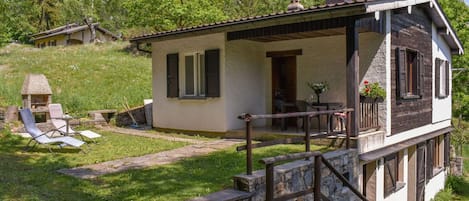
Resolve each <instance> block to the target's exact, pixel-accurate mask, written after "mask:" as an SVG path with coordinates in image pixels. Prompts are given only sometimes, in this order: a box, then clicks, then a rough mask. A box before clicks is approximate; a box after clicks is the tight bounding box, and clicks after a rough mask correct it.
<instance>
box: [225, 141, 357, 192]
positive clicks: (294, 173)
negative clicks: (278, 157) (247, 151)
mask: <svg viewBox="0 0 469 201" xmlns="http://www.w3.org/2000/svg"><path fill="white" fill-rule="evenodd" d="M324 157H325V158H326V159H327V160H328V161H329V162H330V163H331V164H332V165H333V166H334V167H335V168H336V169H337V170H338V171H339V172H340V173H342V175H343V176H345V178H347V179H348V180H349V181H350V183H351V184H352V185H354V186H355V187H358V175H359V174H358V173H359V172H358V171H359V170H358V168H357V167H358V166H359V161H358V152H357V151H356V150H354V149H351V150H338V151H333V152H329V153H326V154H324ZM321 171H322V178H321V184H322V185H321V192H322V193H323V194H324V195H325V196H327V197H328V198H329V199H330V200H334V201H350V200H359V199H358V197H357V196H355V195H354V194H353V192H352V191H351V190H350V189H349V188H347V187H344V186H343V185H342V182H341V181H340V180H339V179H338V178H337V177H336V176H335V175H334V174H333V173H332V172H331V171H330V170H329V169H327V168H326V167H325V166H324V165H323V168H322V170H321ZM313 181H314V160H313V159H312V160H309V161H306V160H299V161H294V162H290V163H286V164H283V165H278V166H276V167H275V171H274V183H275V187H274V188H275V190H274V192H275V195H274V197H278V196H280V195H285V194H289V193H293V192H298V191H302V190H306V189H307V188H310V187H311V186H312V184H313ZM265 186H266V185H265V171H264V170H259V171H255V172H253V174H252V175H244V174H242V175H237V176H235V177H234V188H235V189H237V190H242V191H246V192H253V193H254V196H253V197H252V201H261V200H264V199H265ZM298 200H313V195H311V194H310V195H307V196H303V197H300V198H298Z"/></svg>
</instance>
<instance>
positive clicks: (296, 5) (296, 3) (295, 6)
mask: <svg viewBox="0 0 469 201" xmlns="http://www.w3.org/2000/svg"><path fill="white" fill-rule="evenodd" d="M303 9H305V7H304V6H303V5H301V3H300V0H291V3H290V4H289V5H288V7H287V10H288V11H298V10H303Z"/></svg>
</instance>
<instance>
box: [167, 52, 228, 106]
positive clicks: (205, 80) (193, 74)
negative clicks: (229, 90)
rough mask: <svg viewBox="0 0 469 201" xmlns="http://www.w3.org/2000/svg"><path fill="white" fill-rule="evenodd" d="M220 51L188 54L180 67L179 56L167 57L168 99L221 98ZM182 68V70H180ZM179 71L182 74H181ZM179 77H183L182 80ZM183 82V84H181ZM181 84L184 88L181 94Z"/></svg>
mask: <svg viewBox="0 0 469 201" xmlns="http://www.w3.org/2000/svg"><path fill="white" fill-rule="evenodd" d="M219 57H220V50H219V49H213V50H206V51H205V52H203V53H193V54H186V55H184V56H183V57H182V59H183V61H182V62H181V68H180V67H179V59H178V58H179V56H178V54H177V53H176V54H168V55H167V97H168V98H178V97H179V98H191V97H195V98H198V97H203V98H205V97H220V58H219ZM179 68H180V69H179ZM179 70H181V71H182V74H179ZM179 76H182V78H181V80H180V79H179ZM179 81H181V83H179ZM179 84H182V86H183V88H182V90H181V93H180V92H179Z"/></svg>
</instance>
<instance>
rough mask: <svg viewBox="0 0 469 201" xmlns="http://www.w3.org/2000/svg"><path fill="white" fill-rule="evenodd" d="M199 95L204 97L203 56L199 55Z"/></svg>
mask: <svg viewBox="0 0 469 201" xmlns="http://www.w3.org/2000/svg"><path fill="white" fill-rule="evenodd" d="M199 94H200V95H205V55H203V54H200V55H199Z"/></svg>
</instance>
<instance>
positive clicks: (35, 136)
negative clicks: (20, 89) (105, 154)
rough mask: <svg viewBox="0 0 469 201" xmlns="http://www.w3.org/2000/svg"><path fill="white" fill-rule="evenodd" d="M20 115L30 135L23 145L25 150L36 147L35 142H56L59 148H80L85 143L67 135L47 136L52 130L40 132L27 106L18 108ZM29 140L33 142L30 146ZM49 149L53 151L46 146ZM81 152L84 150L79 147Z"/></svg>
mask: <svg viewBox="0 0 469 201" xmlns="http://www.w3.org/2000/svg"><path fill="white" fill-rule="evenodd" d="M20 116H21V119H22V121H23V124H24V127H25V129H26V132H28V133H29V135H31V137H32V138H31V140H29V142H28V144H27V145H26V147H25V150H26V151H29V150H31V149H33V148H34V147H36V145H37V144H44V145H47V144H58V145H59V147H60V148H62V147H63V146H72V147H76V148H79V149H81V146H82V145H83V144H85V142H83V141H81V140H78V139H75V138H73V137H69V136H64V137H49V136H47V134H49V133H51V134H52V132H54V130H52V131H47V132H42V131H41V130H39V128H38V127H37V126H36V121H35V120H34V117H33V114H32V113H31V110H30V109H29V108H27V109H22V110H20ZM31 142H34V144H33V145H32V146H31V147H30V146H29V145H30V144H31ZM48 148H49V151H50V152H51V153H53V151H52V149H51V147H50V146H48ZM81 150H82V151H83V152H85V151H84V150H83V149H81Z"/></svg>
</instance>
